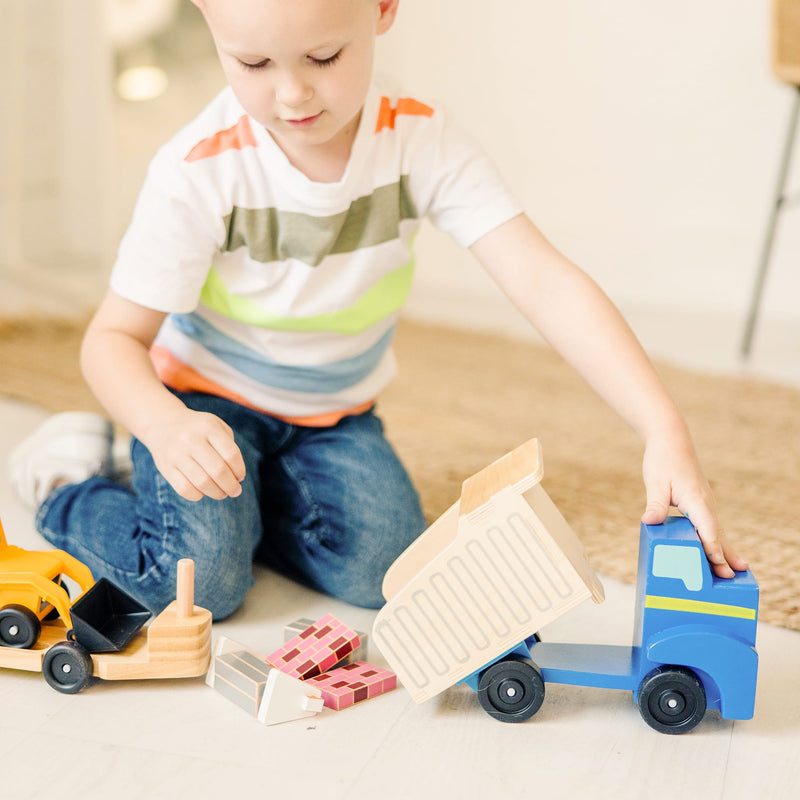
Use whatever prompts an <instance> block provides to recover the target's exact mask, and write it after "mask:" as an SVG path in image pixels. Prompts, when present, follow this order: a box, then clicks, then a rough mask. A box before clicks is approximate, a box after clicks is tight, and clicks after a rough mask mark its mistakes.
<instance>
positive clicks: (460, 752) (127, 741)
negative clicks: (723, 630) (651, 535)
mask: <svg viewBox="0 0 800 800" xmlns="http://www.w3.org/2000/svg"><path fill="white" fill-rule="evenodd" d="M42 418H44V413H43V412H42V411H40V410H38V409H36V408H33V407H32V406H29V405H26V404H22V403H16V402H12V401H9V400H0V460H2V462H3V463H4V462H5V459H6V455H7V453H8V451H9V449H10V448H11V447H12V446H13V445H14V444H15V443H16V442H17V441H18V440H19V439H20V438H21V437H22V436H24V435H25V434H26V433H27V432H28V431H30V430H31V429H32V428H33V427H34V425H35V424H37V423H38V421H39V420H40V419H42ZM0 513H2V518H3V523H4V526H5V529H6V533H7V535H8V537H9V539H10V540H11V541H13V542H14V543H15V544H18V545H20V546H23V547H28V548H41V547H44V546H45V544H44V542H43V540H42V539H41V538H40V537H39V536H38V534H36V533H35V531H34V529H33V520H32V514H31V512H30V511H28V510H26V509H24V508H23V507H22V506H21V505H20V504H19V503H18V502H17V501H16V499H15V498H13V497H12V495H11V493H10V489H9V487H8V483H7V481H6V480H2V481H0ZM603 583H604V586H605V589H606V595H607V599H606V601H605V603H604V604H603V605H602V606H593V605H592V604H591V603H589V604H587V605H584V606H582V607H581V608H579V609H577V610H576V611H573V612H572V613H571V614H569V615H567V616H566V617H563V618H562V619H561V620H559V621H558V622H557V623H555V624H553V625H551V626H550V627H549V628H547V629H545V630H544V631H543V636H545V638H547V639H549V640H552V641H557V640H563V641H585V642H590V641H596V642H606V643H610V644H624V643H626V641H627V640H628V637H629V631H630V629H631V627H632V613H633V609H632V603H633V588H632V587H631V586H627V585H623V584H620V583H618V582H616V581H613V580H611V579H603ZM328 612H330V613H333V614H335V615H336V616H338V617H339V618H340V619H342V620H343V621H345V622H347V623H349V624H350V625H351V626H352V627H355V628H359V629H362V630H369V629H370V627H371V622H372V619H373V617H374V612H370V611H365V610H363V609H357V608H353V607H350V606H347V605H345V604H343V603H339V602H336V601H333V600H330V599H328V598H326V597H322V596H320V595H318V594H315V593H314V592H311V591H308V590H306V589H302V588H300V587H297V586H295V585H293V584H291V583H290V582H288V581H286V580H285V579H283V578H281V577H279V576H276V575H274V574H272V573H269V572H267V571H265V570H262V571H259V573H258V576H257V583H256V586H255V588H254V589H253V590H252V592H251V593H250V595H249V597H248V600H247V603H246V605H245V607H244V608H243V609H242V610H241V611H240V612H239V613H238V614H237V615H236V616H235V617H234V618H232V619H231V620H228V621H226V622H224V623H221V624H218V625H216V626H215V630H216V632H217V633H224V634H225V635H227V636H230V637H232V638H234V639H237V640H239V641H241V642H243V643H245V644H247V645H249V646H250V647H252V648H254V649H258V650H264V651H268V650H270V649H272V648H275V647H277V646H278V645H279V644H280V643H281V641H282V628H283V625H284V624H285V623H286V622H288V621H291V620H293V619H296V618H298V617H312V618H318V617H319V616H322V615H323V614H325V613H328ZM758 650H759V654H760V659H761V667H760V675H759V685H758V695H757V701H756V714H755V718H754V719H753V720H750V721H746V722H735V723H733V722H729V721H724V720H722V719H720V718H719V716H718V715H712V714H709V715H707V717H706V719H705V720H704V721H703V723H702V724H701V725H700V726H699V727H698V728H697V729H696V730H695V731H694V732H692V733H691V734H689V735H686V736H677V737H671V736H665V735H662V734H658V733H656V732H654V731H652V730H651V729H650V728H648V727H647V726H646V725H645V724H644V722H643V721H642V719H641V718H640V716H639V713H638V711H637V709H636V708H635V706H634V704H633V702H632V699H631V696H630V694H629V693H624V692H615V691H610V690H597V689H582V688H575V687H561V686H553V685H549V686H548V688H547V697H546V699H545V703H544V705H543V707H542V709H541V710H540V712H539V713H538V714H537V715H536V716H535V717H534V718H533V719H531V720H529V721H528V722H526V723H523V724H518V725H508V724H502V723H499V722H496V721H494V720H493V719H491V718H490V717H488V716H487V715H486V714H484V712H483V711H482V710H481V709H480V706H479V704H478V702H477V698H476V696H475V695H474V694H473V693H472V692H471V691H470V690H469V689H467V688H465V687H463V686H459V687H454V688H452V689H450V690H448V691H446V692H445V693H444V694H442V695H440V696H439V697H437V698H435V699H433V700H431V701H429V702H428V703H427V704H424V705H422V706H416V705H414V703H413V702H412V701H411V700H410V698H409V696H408V695H407V693H406V692H405V691H404V690H403V689H398V690H397V691H395V692H393V693H392V694H390V695H386V696H384V697H380V698H377V699H375V700H372V701H369V702H367V703H364V704H362V705H359V706H355V707H353V708H350V709H347V710H345V711H342V712H334V711H329V710H327V709H325V710H323V712H322V713H320V714H318V715H317V716H315V717H312V718H309V719H305V720H299V721H294V722H289V723H286V724H283V725H278V726H274V727H263V726H261V725H259V724H258V723H257V722H256V721H254V720H253V719H252V718H250V717H249V716H247V714H246V713H245V712H243V711H241V710H240V709H238V708H237V707H235V706H233V705H232V704H230V703H228V701H226V700H225V699H224V698H222V697H220V696H219V695H217V694H216V693H215V692H214V691H213V690H211V689H209V688H208V687H206V686H205V684H204V683H203V681H202V680H199V679H198V680H189V681H153V682H149V681H141V682H133V683H122V682H120V683H114V682H99V683H97V684H95V685H92V686H90V687H89V688H88V689H86V690H85V691H84V692H83V693H81V694H79V695H75V696H66V695H61V694H58V693H57V692H54V691H53V690H52V689H50V688H49V687H48V686H47V685H46V684H45V682H44V681H43V679H42V677H41V676H40V675H38V674H29V673H22V672H15V671H11V670H3V671H0V709H2V713H1V714H0V751H2V752H3V754H4V759H3V760H4V763H5V765H6V769H5V770H4V771H3V779H2V786H3V789H2V794H3V797H8V798H13V800H27V799H28V798H31V799H33V798H35V799H36V800H39V798H50V797H59V798H60V800H72V798H75V800H78V798H81V800H85V798H100V797H114V798H118V800H129V799H131V800H132V799H133V798H148V799H149V798H167V797H169V798H175V797H193V798H206V797H207V798H212V797H214V798H218V797H232V796H234V795H236V796H242V795H243V794H244V793H248V794H249V793H254V792H258V793H259V794H260V795H261V796H264V797H275V796H279V795H282V794H284V793H286V792H291V793H292V796H293V797H302V798H311V797H318V796H324V797H326V798H330V800H339V799H341V800H344V799H345V798H347V799H348V800H352V799H354V798H367V797H382V798H408V797H410V796H414V797H418V798H433V797H437V798H448V797H459V798H467V800H470V799H471V798H485V797H491V796H496V795H497V796H504V797H510V798H518V797H519V798H522V797H528V796H532V795H538V796H541V797H546V798H553V799H555V798H574V797H577V796H583V797H587V798H631V800H634V799H636V800H638V799H639V798H643V797H647V798H651V800H660V799H661V798H664V799H665V800H666V798H670V800H671V799H672V798H676V797H681V796H682V795H686V796H692V797H704V798H725V800H739V799H740V798H741V800H750V799H751V798H753V797H758V798H765V800H783V799H784V798H785V799H786V800H790V798H796V797H797V796H798V787H800V759H798V758H797V751H798V747H800V692H798V690H797V686H798V684H797V675H798V671H799V670H800V634H798V633H795V632H791V631H786V630H782V629H779V628H775V627H772V626H769V625H761V626H760V628H759V634H758ZM371 657H372V658H373V659H374V660H375V661H376V662H377V663H384V662H383V660H382V658H381V656H380V654H379V653H378V652H376V651H374V650H373V651H372V652H371Z"/></svg>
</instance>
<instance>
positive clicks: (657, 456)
mask: <svg viewBox="0 0 800 800" xmlns="http://www.w3.org/2000/svg"><path fill="white" fill-rule="evenodd" d="M642 471H643V475H644V483H645V488H646V490H647V508H646V509H645V512H644V515H643V516H642V522H644V523H645V524H646V525H659V524H661V523H662V522H664V520H665V519H666V518H667V515H668V514H669V509H670V506H675V507H676V508H677V509H678V511H680V512H681V514H683V515H684V516H685V517H688V518H689V519H690V520H691V521H692V524H693V525H694V527H695V528H696V529H697V533H698V535H699V536H700V541H701V542H702V543H703V549H704V550H705V552H706V556H707V558H708V560H709V562H710V563H711V567H712V569H713V570H714V572H715V573H716V575H717V576H718V577H720V578H732V577H733V573H734V570H736V571H737V572H739V571H743V570H746V569H747V562H746V561H745V560H744V559H743V558H741V557H740V556H739V555H738V554H737V553H736V552H735V551H734V549H733V547H732V546H731V545H730V544H729V542H728V540H727V538H726V536H725V531H724V530H723V529H722V525H721V524H720V522H719V519H718V518H717V511H716V503H715V501H714V495H713V493H712V491H711V487H710V486H709V485H708V481H707V480H706V478H705V476H704V475H703V472H702V470H701V468H700V464H699V463H698V460H697V456H696V454H695V452H694V448H693V447H692V444H691V441H690V440H689V439H688V436H686V437H682V436H675V435H668V436H663V437H653V438H652V439H651V440H649V441H648V443H647V446H646V448H645V453H644V464H643V468H642Z"/></svg>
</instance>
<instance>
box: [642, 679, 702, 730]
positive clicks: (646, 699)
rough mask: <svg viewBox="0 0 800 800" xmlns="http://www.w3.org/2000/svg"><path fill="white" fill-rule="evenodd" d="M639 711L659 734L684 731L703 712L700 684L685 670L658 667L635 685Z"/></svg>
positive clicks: (697, 721) (698, 720)
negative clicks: (637, 685) (637, 686)
mask: <svg viewBox="0 0 800 800" xmlns="http://www.w3.org/2000/svg"><path fill="white" fill-rule="evenodd" d="M639 713H640V714H641V715H642V718H643V719H644V721H645V722H646V723H647V724H648V725H649V726H650V727H651V728H655V730H657V731H658V732H659V733H673V734H677V733H688V732H689V731H690V730H692V728H694V727H695V726H696V725H697V724H698V723H699V722H700V720H701V719H703V715H704V714H705V713H706V693H705V690H704V689H703V684H702V683H701V682H700V680H699V679H698V677H697V676H696V675H695V674H694V673H693V672H692V671H691V670H689V669H684V668H682V667H659V668H658V669H656V670H653V672H651V673H650V674H649V675H647V676H646V677H645V679H644V680H643V681H642V684H641V686H640V687H639Z"/></svg>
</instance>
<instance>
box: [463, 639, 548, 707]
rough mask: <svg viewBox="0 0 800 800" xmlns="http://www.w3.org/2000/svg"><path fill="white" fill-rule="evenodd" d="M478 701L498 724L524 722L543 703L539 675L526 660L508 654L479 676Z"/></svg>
mask: <svg viewBox="0 0 800 800" xmlns="http://www.w3.org/2000/svg"><path fill="white" fill-rule="evenodd" d="M478 699H479V700H480V703H481V706H482V707H483V710H484V711H486V713H487V714H489V715H490V716H492V717H494V718H495V719H497V720H500V722H524V721H525V720H526V719H529V718H530V717H532V716H533V715H534V714H535V713H536V712H537V711H538V710H539V709H540V708H541V706H542V702H543V701H544V680H543V679H542V673H541V671H540V670H539V667H537V666H536V664H534V663H533V661H531V660H530V659H529V658H525V657H524V656H521V655H518V654H517V653H511V654H510V655H508V656H506V657H505V658H504V659H503V660H502V661H497V662H495V663H494V664H492V665H491V666H490V667H487V668H486V669H485V670H484V671H483V672H482V673H481V677H480V680H479V681H478Z"/></svg>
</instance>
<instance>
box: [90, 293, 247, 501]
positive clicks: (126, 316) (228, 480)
mask: <svg viewBox="0 0 800 800" xmlns="http://www.w3.org/2000/svg"><path fill="white" fill-rule="evenodd" d="M165 316H166V314H164V313H163V312H160V311H154V310H153V309H149V308H145V307H144V306H140V305H138V304H136V303H132V302H131V301H129V300H125V299H123V298H122V297H120V296H119V295H117V294H116V293H115V292H113V291H112V290H109V292H108V293H107V294H106V296H105V298H104V299H103V301H102V303H101V304H100V307H99V308H98V310H97V312H96V314H95V315H94V317H93V319H92V321H91V322H90V323H89V327H88V329H87V331H86V335H85V336H84V340H83V346H82V348H81V367H82V369H83V373H84V376H85V377H86V380H87V382H88V383H89V386H90V387H91V389H92V391H93V392H94V393H95V395H96V396H97V398H98V400H99V401H100V402H101V403H102V405H103V406H104V407H105V408H106V410H107V411H108V412H109V414H111V416H112V417H113V418H114V419H115V420H117V422H119V423H120V424H121V425H123V426H124V427H125V428H127V429H128V430H129V431H130V432H131V433H132V434H133V435H134V436H135V437H136V438H137V439H139V440H140V441H141V442H142V443H143V444H144V445H145V446H146V447H147V449H148V450H149V451H150V453H151V455H152V456H153V460H154V461H155V464H156V466H157V467H158V469H159V471H160V472H161V474H162V475H163V476H164V477H165V478H166V480H167V481H169V483H170V485H171V486H172V487H173V488H174V489H175V491H176V492H178V494H180V495H181V496H183V497H185V498H186V499H187V500H199V499H200V498H202V497H204V496H208V497H213V498H215V499H222V498H224V497H236V496H238V495H239V494H241V486H240V482H241V481H242V480H243V479H244V474H245V468H244V461H243V459H242V455H241V452H240V451H239V448H238V447H237V446H236V443H235V442H234V438H233V431H232V430H231V428H230V427H229V426H228V425H227V424H226V423H225V422H223V421H222V420H221V419H219V417H216V416H215V415H213V414H206V413H203V412H197V411H192V410H191V409H189V408H187V407H186V406H185V405H184V404H183V403H182V402H181V401H180V400H179V399H178V398H177V397H175V395H173V394H172V393H171V392H170V391H168V390H167V389H166V388H165V387H164V386H163V384H162V383H161V381H160V380H159V378H158V376H157V375H156V373H155V370H154V369H153V366H152V363H151V362H150V357H149V349H150V345H151V344H152V343H153V340H154V339H155V337H156V334H157V333H158V331H159V328H160V327H161V324H162V322H163V321H164V318H165Z"/></svg>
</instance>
